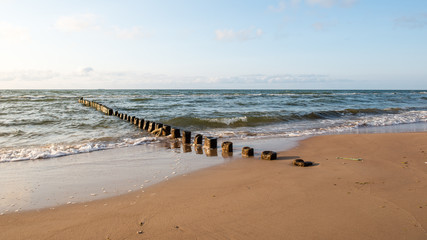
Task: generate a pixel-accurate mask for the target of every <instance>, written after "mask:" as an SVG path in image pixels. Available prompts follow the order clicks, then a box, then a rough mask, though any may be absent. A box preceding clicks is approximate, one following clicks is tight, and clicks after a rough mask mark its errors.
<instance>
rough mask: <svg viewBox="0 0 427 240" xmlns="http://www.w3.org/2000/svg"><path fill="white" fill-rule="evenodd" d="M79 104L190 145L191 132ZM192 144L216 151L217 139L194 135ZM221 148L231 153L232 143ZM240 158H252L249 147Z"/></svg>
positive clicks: (273, 155) (85, 102)
mask: <svg viewBox="0 0 427 240" xmlns="http://www.w3.org/2000/svg"><path fill="white" fill-rule="evenodd" d="M79 103H81V104H83V105H85V106H88V107H92V108H94V109H96V110H98V111H100V112H103V113H105V114H106V115H109V116H116V117H119V118H120V119H122V120H125V121H128V122H130V123H132V124H134V125H135V126H137V127H138V128H140V129H142V130H145V131H147V132H149V133H151V134H154V135H156V136H168V137H170V138H172V139H179V138H181V140H182V143H183V144H191V131H182V134H181V130H180V129H179V128H174V127H171V126H169V125H165V124H162V123H156V122H153V121H149V120H146V119H143V118H138V117H135V116H131V115H128V114H126V113H121V112H119V111H116V110H114V109H111V108H109V107H107V106H105V105H102V104H100V103H97V102H95V101H89V100H85V99H83V98H80V99H79ZM193 144H194V145H196V146H201V145H203V146H204V147H205V148H207V149H217V138H215V137H208V136H205V137H204V144H203V135H201V134H196V135H195V136H194V140H193ZM221 148H222V152H223V153H232V152H233V143H232V142H229V141H225V142H223V143H222V144H221ZM242 156H243V157H252V156H254V149H253V148H251V147H243V148H242ZM261 159H265V160H275V159H277V153H276V152H273V151H264V152H262V154H261Z"/></svg>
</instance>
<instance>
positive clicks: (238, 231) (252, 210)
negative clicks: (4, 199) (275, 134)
mask: <svg viewBox="0 0 427 240" xmlns="http://www.w3.org/2000/svg"><path fill="white" fill-rule="evenodd" d="M256 151H260V150H259V149H256ZM337 157H342V158H344V159H337ZM278 158H279V159H278V160H275V161H265V160H260V159H259V158H247V159H237V160H233V161H230V162H228V163H225V164H221V165H217V166H214V167H210V168H207V169H203V170H200V171H197V172H192V173H190V174H187V175H183V176H179V177H175V178H173V179H171V180H169V181H165V182H162V183H159V184H156V185H154V186H151V187H148V188H146V189H144V191H139V192H133V193H130V194H126V195H122V196H118V197H113V198H108V199H103V200H96V201H92V202H86V203H79V204H75V205H66V206H59V207H55V208H54V209H43V210H37V211H27V212H22V213H13V214H5V215H3V216H0V239H340V240H341V239H427V233H426V230H425V229H426V227H427V133H425V132H422V133H393V134H359V135H330V136H317V137H313V138H309V139H307V140H303V141H302V142H301V143H300V145H299V146H298V147H296V148H293V149H292V150H289V151H286V152H280V153H279V154H278ZM295 158H302V159H304V160H306V161H311V162H313V163H315V164H314V166H312V167H306V168H301V167H295V166H292V164H291V163H292V160H294V159H295ZM346 158H362V159H363V160H362V161H354V160H350V159H346Z"/></svg>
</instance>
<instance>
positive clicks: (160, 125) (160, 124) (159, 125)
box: [154, 123, 163, 130]
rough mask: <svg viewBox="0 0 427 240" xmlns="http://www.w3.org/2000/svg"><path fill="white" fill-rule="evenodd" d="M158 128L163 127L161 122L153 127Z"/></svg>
mask: <svg viewBox="0 0 427 240" xmlns="http://www.w3.org/2000/svg"><path fill="white" fill-rule="evenodd" d="M159 128H163V123H156V125H155V126H154V129H155V130H156V129H159Z"/></svg>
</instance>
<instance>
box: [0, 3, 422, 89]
mask: <svg viewBox="0 0 427 240" xmlns="http://www.w3.org/2000/svg"><path fill="white" fill-rule="evenodd" d="M426 43H427V1H425V0H411V1H397V0H389V1H385V0H376V1H372V0H370V1H368V0H283V1H281V0H279V1H277V0H275V1H267V0H265V1H261V0H258V1H255V0H253V1H251V0H246V1H243V0H241V1H240V0H234V1H233V0H228V1H222V0H218V1H214V0H206V1H202V0H199V1H190V0H182V1H177V0H175V1H172V0H171V1H167V0H164V1H154V0H153V1H143V0H141V1H126V0H121V1H107V0H103V1H91V0H86V1H63V0H55V1H54V0H51V1H48V0H38V1H34V0H33V1H26V0H0V52H1V54H0V88H1V89H8V88H62V89H64V88H65V89H67V88H208V89H210V88H250V89H251V88H273V89H274V88H280V89H427V44H426Z"/></svg>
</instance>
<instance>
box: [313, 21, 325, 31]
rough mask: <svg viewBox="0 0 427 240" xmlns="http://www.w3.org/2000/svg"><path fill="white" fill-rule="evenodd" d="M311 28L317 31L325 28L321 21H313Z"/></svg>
mask: <svg viewBox="0 0 427 240" xmlns="http://www.w3.org/2000/svg"><path fill="white" fill-rule="evenodd" d="M313 28H314V29H316V30H317V31H323V30H325V24H323V23H321V22H316V23H313Z"/></svg>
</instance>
